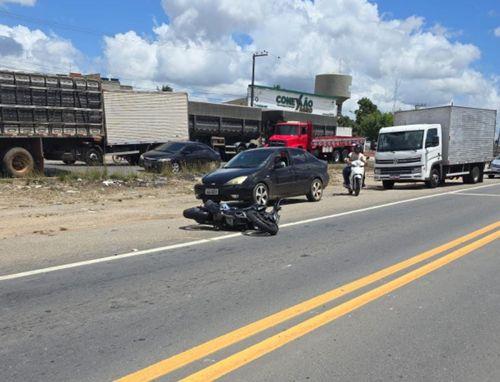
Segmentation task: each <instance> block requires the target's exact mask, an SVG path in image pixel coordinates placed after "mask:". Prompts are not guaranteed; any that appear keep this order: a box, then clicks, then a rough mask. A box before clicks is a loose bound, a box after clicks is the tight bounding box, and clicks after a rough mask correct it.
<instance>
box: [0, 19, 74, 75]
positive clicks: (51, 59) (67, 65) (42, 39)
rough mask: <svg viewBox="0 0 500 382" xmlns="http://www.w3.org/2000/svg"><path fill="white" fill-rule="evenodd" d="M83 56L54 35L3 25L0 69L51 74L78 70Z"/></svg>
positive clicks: (0, 28)
mask: <svg viewBox="0 0 500 382" xmlns="http://www.w3.org/2000/svg"><path fill="white" fill-rule="evenodd" d="M83 61H84V57H83V55H82V54H81V53H80V52H79V51H78V50H77V49H76V48H75V47H74V46H73V45H72V44H71V42H69V41H67V40H64V39H62V38H60V37H58V36H55V35H50V36H49V35H46V34H45V33H43V32H42V31H40V30H31V29H29V28H27V27H25V26H20V25H19V26H16V27H9V26H6V25H0V67H3V68H6V69H16V70H27V71H36V72H48V73H67V72H69V71H77V70H79V65H80V64H81V63H82V62H83Z"/></svg>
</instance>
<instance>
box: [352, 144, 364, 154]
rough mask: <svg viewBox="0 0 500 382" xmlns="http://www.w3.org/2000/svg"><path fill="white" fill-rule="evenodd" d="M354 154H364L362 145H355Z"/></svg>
mask: <svg viewBox="0 0 500 382" xmlns="http://www.w3.org/2000/svg"><path fill="white" fill-rule="evenodd" d="M354 152H355V153H358V154H359V153H362V152H363V146H362V145H360V144H357V145H354Z"/></svg>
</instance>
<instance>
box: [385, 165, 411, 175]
mask: <svg viewBox="0 0 500 382" xmlns="http://www.w3.org/2000/svg"><path fill="white" fill-rule="evenodd" d="M379 169H380V174H382V175H404V174H413V173H414V172H413V170H414V169H420V166H417V167H379Z"/></svg>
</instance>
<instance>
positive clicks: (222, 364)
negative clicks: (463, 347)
mask: <svg viewBox="0 0 500 382" xmlns="http://www.w3.org/2000/svg"><path fill="white" fill-rule="evenodd" d="M499 227H500V221H498V222H496V223H494V224H491V225H488V226H486V227H484V228H481V229H479V230H477V231H474V232H471V233H469V234H467V235H465V236H462V237H459V238H457V239H455V240H453V241H451V242H449V243H446V244H443V245H441V246H439V247H437V248H434V249H431V250H429V251H426V252H423V253H421V254H419V255H417V256H415V257H412V258H410V259H407V260H404V261H401V262H400V263H397V264H394V265H392V266H390V267H387V268H384V269H382V270H379V271H377V272H375V273H372V274H370V275H368V276H365V277H362V278H360V279H358V280H355V281H353V282H350V283H348V284H345V285H343V286H341V287H339V288H336V289H333V290H331V291H329V292H326V293H324V294H321V295H318V296H316V297H313V298H311V299H309V300H306V301H303V302H301V303H299V304H297V305H294V306H292V307H290V308H287V309H285V310H282V311H280V312H277V313H275V314H272V315H270V316H268V317H265V318H263V319H261V320H258V321H255V322H253V323H251V324H248V325H246V326H243V327H241V328H239V329H236V330H234V331H232V332H229V333H227V334H224V335H222V336H220V337H217V338H215V339H212V340H210V341H207V342H205V343H203V344H201V345H198V346H195V347H193V348H191V349H189V350H186V351H184V352H182V353H179V354H177V355H174V356H172V357H170V358H167V359H165V360H162V361H159V362H157V363H155V364H153V365H151V366H148V367H146V368H144V369H142V370H139V371H136V372H134V373H132V374H129V375H127V376H125V377H122V378H120V379H118V380H117V381H118V382H145V381H152V380H155V379H157V378H160V377H162V376H165V375H167V374H169V373H171V372H173V371H174V370H177V369H179V368H181V367H184V366H186V365H188V364H191V363H193V362H194V361H197V360H199V359H201V358H204V357H206V356H208V355H210V354H213V353H215V352H217V351H219V350H221V349H224V348H226V347H228V346H231V345H233V344H236V343H238V342H240V341H243V340H244V339H246V338H249V337H251V336H254V335H255V334H257V333H260V332H262V331H264V330H267V329H270V328H272V327H275V326H277V325H278V324H280V323H283V322H285V321H287V320H290V319H292V318H294V317H297V316H299V315H301V314H303V313H306V312H308V311H310V310H312V309H315V308H318V307H320V306H322V305H324V304H326V303H330V302H332V301H333V300H335V299H338V298H339V297H342V296H344V295H346V294H348V293H352V292H354V291H356V290H359V289H361V288H363V287H366V286H368V285H370V284H372V283H374V282H377V281H380V280H382V279H384V278H386V277H388V276H391V275H394V274H396V273H398V272H401V271H403V270H406V269H407V268H409V267H411V266H413V265H416V264H418V263H421V262H423V261H425V260H429V259H430V258H432V257H434V256H436V255H439V254H442V253H444V252H446V251H449V250H452V249H454V248H456V247H458V246H460V245H462V244H465V243H467V242H469V241H471V240H473V239H477V238H478V237H480V236H482V235H485V234H487V233H488V235H486V236H484V237H482V238H480V239H477V240H476V241H473V242H471V243H469V244H467V245H465V246H463V247H461V248H459V249H456V250H454V251H453V252H451V253H448V254H447V255H444V256H442V257H439V258H438V259H436V260H433V261H432V262H429V263H427V264H425V265H423V266H421V267H419V268H417V269H414V270H413V271H410V272H408V273H406V274H404V275H402V276H399V277H397V278H396V279H394V280H391V281H388V282H387V283H385V284H382V285H380V286H378V287H376V288H374V289H372V290H370V291H368V292H366V293H363V294H361V295H359V296H357V297H354V298H352V299H351V300H348V301H346V302H344V303H342V304H340V305H337V306H335V307H334V308H331V309H329V310H327V311H325V312H323V313H320V314H318V315H316V316H314V317H311V318H309V319H307V320H305V321H303V322H301V323H299V324H297V325H295V326H292V327H291V328H289V329H286V330H284V331H282V332H280V333H278V334H276V335H273V336H271V337H268V338H267V339H265V340H263V341H261V342H258V343H257V344H255V345H252V346H250V347H248V348H246V349H244V350H242V351H240V352H237V353H235V354H233V355H231V356H229V357H227V358H225V359H223V360H221V361H219V362H217V363H214V364H213V365H211V366H208V367H206V368H204V369H202V370H200V371H198V372H196V373H194V374H192V375H190V376H188V377H186V378H185V379H183V381H189V382H194V381H200V382H206V381H212V380H215V379H217V378H220V377H222V376H223V375H226V374H228V373H230V372H231V371H233V370H236V369H238V368H240V367H242V366H244V365H245V364H248V363H250V362H252V361H254V360H255V359H257V358H260V357H262V356H263V355H265V354H268V353H270V352H272V351H273V350H276V349H278V348H280V347H282V346H283V345H285V344H287V343H289V342H291V341H293V340H295V339H297V338H299V337H302V336H304V335H306V334H307V333H310V332H312V331H313V330H316V329H318V328H319V327H321V326H323V325H326V324H328V323H330V322H332V321H334V320H336V319H337V318H339V317H341V316H343V315H345V314H347V313H349V312H352V311H353V310H355V309H358V308H360V307H361V306H363V305H365V304H367V303H369V302H371V301H373V300H375V299H377V298H379V297H381V296H383V295H385V294H387V293H390V292H392V291H394V290H396V289H398V288H401V287H402V286H404V285H406V284H408V283H410V282H412V281H415V280H416V279H418V278H421V277H423V276H425V275H427V274H428V273H430V272H432V271H434V270H436V269H438V268H441V267H443V266H444V265H446V264H449V263H451V262H453V261H455V260H457V259H459V258H461V257H463V256H465V255H467V254H469V253H471V252H473V251H475V250H477V249H479V248H481V247H483V246H485V245H487V244H488V243H491V242H493V241H495V240H496V239H498V238H500V230H497V229H498V228H499ZM491 231H494V232H493V233H490V232H491Z"/></svg>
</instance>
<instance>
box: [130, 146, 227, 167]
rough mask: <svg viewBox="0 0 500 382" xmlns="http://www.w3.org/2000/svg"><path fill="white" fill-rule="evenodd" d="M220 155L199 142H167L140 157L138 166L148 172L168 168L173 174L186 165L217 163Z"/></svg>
mask: <svg viewBox="0 0 500 382" xmlns="http://www.w3.org/2000/svg"><path fill="white" fill-rule="evenodd" d="M219 162H220V155H219V153H217V152H216V151H214V150H213V149H212V148H210V147H208V146H207V145H205V144H203V143H199V142H167V143H164V144H163V145H160V146H158V147H156V148H155V149H154V150H150V151H147V152H145V153H144V154H142V155H141V159H140V161H139V165H140V166H142V167H144V169H146V170H148V171H158V172H161V171H163V170H165V169H167V168H168V167H170V168H171V169H172V171H173V172H174V173H177V172H179V171H181V169H182V167H183V166H186V165H204V164H207V163H219Z"/></svg>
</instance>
